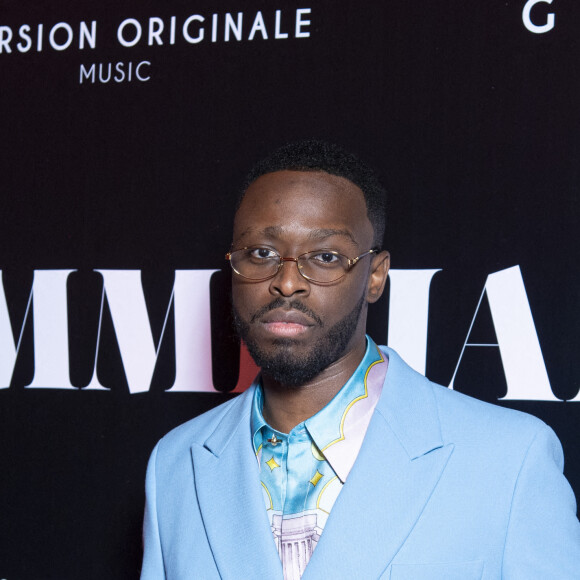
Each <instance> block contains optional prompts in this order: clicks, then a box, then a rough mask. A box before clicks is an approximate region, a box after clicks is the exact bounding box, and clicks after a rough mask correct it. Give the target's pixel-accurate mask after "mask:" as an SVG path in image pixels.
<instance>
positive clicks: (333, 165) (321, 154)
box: [237, 139, 386, 248]
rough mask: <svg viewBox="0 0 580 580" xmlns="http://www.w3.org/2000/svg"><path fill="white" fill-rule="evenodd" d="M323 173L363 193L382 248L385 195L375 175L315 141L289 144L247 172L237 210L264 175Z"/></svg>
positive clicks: (329, 145) (330, 146)
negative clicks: (346, 181) (345, 181)
mask: <svg viewBox="0 0 580 580" xmlns="http://www.w3.org/2000/svg"><path fill="white" fill-rule="evenodd" d="M286 170H288V171H324V172H326V173H328V174H330V175H336V176H338V177H343V178H344V179H348V180H349V181H350V182H352V183H354V184H355V185H356V186H357V187H358V188H360V190H361V191H362V192H363V195H364V198H365V203H366V206H367V215H368V218H369V221H370V222H371V225H372V226H373V231H374V242H373V243H374V245H375V246H377V247H379V248H380V247H381V246H382V243H383V237H384V235H385V213H386V211H385V210H386V191H385V189H384V187H383V186H382V185H381V183H380V181H379V179H378V177H377V176H376V174H375V172H374V171H373V170H372V169H371V168H370V167H369V166H368V165H367V164H366V163H364V162H362V161H361V160H360V159H359V158H358V157H356V156H355V155H353V154H352V153H349V152H347V151H345V150H344V149H343V148H342V147H339V146H338V145H335V144H334V143H328V142H326V141H321V140H318V139H306V140H303V141H296V142H293V143H288V144H287V145H284V146H283V147H280V148H279V149H277V150H276V151H274V152H273V153H271V154H270V155H268V157H266V158H264V159H262V160H261V161H259V162H258V163H257V164H256V165H254V167H253V168H252V169H251V170H250V172H249V173H248V175H247V176H246V179H245V181H244V185H243V188H242V192H241V195H240V198H239V200H238V204H237V207H238V208H239V206H240V203H241V201H242V199H243V197H244V195H245V193H246V190H247V189H248V187H249V186H250V185H251V184H252V183H253V182H254V181H256V179H258V177H261V176H262V175H266V174H267V173H274V172H276V171H286Z"/></svg>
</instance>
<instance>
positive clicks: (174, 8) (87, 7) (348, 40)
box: [0, 0, 580, 580]
mask: <svg viewBox="0 0 580 580" xmlns="http://www.w3.org/2000/svg"><path fill="white" fill-rule="evenodd" d="M579 34H580V10H579V9H578V7H577V6H576V5H575V4H574V3H572V2H567V1H565V0H553V1H552V0H509V1H505V0H489V1H487V2H465V1H460V0H450V1H449V2H445V3H441V2H414V1H409V0H385V1H380V2H379V1H376V2H370V3H369V2H367V3H364V4H360V3H356V2H352V1H351V2H346V1H338V2H337V1H330V0H314V1H312V2H308V1H304V2H303V1H302V0H300V1H295V0H274V1H268V2H266V1H264V0H246V1H245V2H240V1H239V0H213V1H211V2H210V1H209V0H171V1H169V2H160V1H153V0H147V1H145V2H143V1H141V2H137V1H136V0H127V1H125V2H121V3H119V2H111V1H108V0H107V1H105V2H98V3H96V2H88V1H85V0H77V1H75V2H71V1H64V0H63V1H61V2H57V3H45V2H36V1H32V0H25V1H22V2H14V1H10V0H6V1H5V2H4V3H3V6H2V8H1V9H0V74H1V76H0V160H1V161H0V162H1V164H2V171H1V172H0V191H1V196H2V197H1V200H2V203H1V205H0V271H1V278H0V431H1V434H0V440H1V441H2V444H1V447H2V455H1V457H2V476H1V477H0V498H1V507H0V578H5V579H6V580H16V579H18V580H23V579H34V580H38V579H52V578H54V579H58V580H62V579H78V578H83V579H85V578H86V579H91V578H99V579H102V578H107V579H109V578H110V579H115V578H123V579H124V578H136V577H138V574H139V568H140V559H141V520H142V510H143V504H144V489H143V488H144V475H145V467H146V462H147V458H148V455H149V453H150V451H151V449H152V447H153V445H154V444H155V442H156V441H157V440H158V439H159V438H160V437H161V436H162V435H163V434H164V433H166V432H167V431H168V430H170V429H171V428H173V427H174V426H176V425H178V424H180V423H182V422H184V421H186V420H188V419H190V418H192V417H194V416H196V415H198V414H200V413H202V412H204V411H206V410H208V409H210V408H212V407H213V406H215V405H217V404H219V403H221V402H223V401H225V400H227V399H229V398H231V397H233V396H236V393H237V392H240V391H242V390H244V389H245V388H247V386H248V385H249V383H250V382H251V380H252V378H253V376H254V374H255V372H256V369H255V367H254V365H253V363H252V362H251V360H250V359H249V357H248V355H247V353H246V351H245V350H244V349H241V347H240V343H239V341H238V340H237V339H236V337H235V336H234V333H233V331H232V327H231V320H230V300H229V291H230V289H229V284H230V271H229V265H228V264H227V262H226V261H225V259H224V256H225V253H226V252H227V251H228V250H229V246H230V242H231V238H230V232H231V225H232V218H233V209H234V203H235V199H236V196H237V194H238V191H239V188H240V184H241V182H242V180H243V177H244V175H245V173H246V171H247V170H248V169H249V167H250V166H251V165H252V164H253V163H254V162H255V161H257V160H258V159H259V158H261V157H263V156H264V155H266V154H267V153H268V152H270V151H271V150H272V149H273V148H275V147H278V146H280V145H282V144H284V143H286V142H288V141H292V140H296V139H301V138H307V137H317V138H324V139H327V140H330V141H334V142H338V143H339V144H341V145H343V146H344V147H345V148H347V149H349V150H352V151H354V152H356V153H358V154H359V155H360V156H361V157H363V158H364V159H366V160H367V161H368V162H369V163H370V164H371V165H373V166H374V167H375V168H376V169H377V171H378V173H379V174H380V176H381V178H382V180H383V182H384V183H385V185H386V188H387V190H388V216H387V235H386V239H385V248H386V249H389V250H390V251H391V254H392V264H393V271H392V272H391V274H390V278H389V286H388V289H387V292H386V294H385V296H384V297H383V298H382V299H381V300H380V302H379V303H378V304H376V305H374V306H373V307H372V308H371V311H370V320H369V333H370V334H371V335H372V336H373V337H374V338H375V339H376V340H377V341H378V342H381V343H388V344H389V345H390V346H392V347H394V348H395V349H397V350H398V351H399V352H400V353H401V354H402V355H403V357H404V358H405V359H406V360H407V361H408V362H409V363H410V364H412V366H414V368H416V369H417V370H419V371H421V372H424V373H425V374H426V375H427V376H428V377H429V378H430V379H432V380H434V381H436V382H439V383H441V384H443V385H445V386H447V387H449V388H453V389H456V390H458V391H461V392H463V393H467V394H469V395H472V396H474V397H477V398H480V399H483V400H485V401H489V402H492V403H495V404H498V405H501V406H506V407H510V408H514V409H519V410H523V411H526V412H529V413H533V414H534V415H536V416H538V417H540V418H541V419H543V420H544V421H546V422H547V423H548V424H549V425H551V426H552V428H553V429H554V430H555V431H556V433H557V434H558V436H559V437H560V439H561V441H562V444H563V447H564V451H565V455H566V468H565V470H566V475H567V477H568V478H569V480H570V482H571V484H572V486H573V488H574V490H575V492H576V494H577V496H580V448H579V444H578V443H579V439H578V438H579V435H578V425H579V422H580V393H579V389H580V381H579V371H580V359H579V357H578V352H580V309H579V306H578V304H579V299H580V275H579V267H578V262H579V259H580V250H579V247H578V246H579V244H578V223H579V217H580V201H579V199H580V196H579V193H578V186H579V181H580V162H579V159H580V122H579V121H580V113H579V111H580V108H579V107H578V103H579V102H580V82H579V80H578V71H579V70H580V45H579V41H578V39H579Z"/></svg>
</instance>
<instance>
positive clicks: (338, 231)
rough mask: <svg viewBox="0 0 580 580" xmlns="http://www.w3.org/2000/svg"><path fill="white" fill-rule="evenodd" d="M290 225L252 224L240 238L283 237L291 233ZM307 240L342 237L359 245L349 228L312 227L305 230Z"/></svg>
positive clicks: (274, 238)
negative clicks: (263, 225) (264, 225)
mask: <svg viewBox="0 0 580 580" xmlns="http://www.w3.org/2000/svg"><path fill="white" fill-rule="evenodd" d="M289 229H290V228H288V227H285V226H283V225H275V226H266V227H264V228H262V227H258V226H256V225H250V226H249V227H247V228H245V229H244V230H243V231H242V232H240V233H239V235H238V239H244V238H248V237H251V236H257V237H261V238H264V239H272V240H276V239H282V238H284V237H285V236H286V235H287V234H288V233H289ZM304 237H305V239H306V240H307V241H314V242H316V241H319V242H322V241H324V240H327V239H329V238H342V239H343V240H345V241H347V242H350V243H352V244H355V245H358V242H357V240H356V238H355V235H354V233H353V232H352V231H351V230H350V229H348V228H312V229H309V230H307V231H306V232H304Z"/></svg>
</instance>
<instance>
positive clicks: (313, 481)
mask: <svg viewBox="0 0 580 580" xmlns="http://www.w3.org/2000/svg"><path fill="white" fill-rule="evenodd" d="M322 477H323V475H322V473H320V471H318V470H316V473H315V474H314V477H313V478H312V479H311V480H310V483H311V484H312V485H313V486H314V487H316V484H317V483H318V482H319V481H320V480H321V479H322Z"/></svg>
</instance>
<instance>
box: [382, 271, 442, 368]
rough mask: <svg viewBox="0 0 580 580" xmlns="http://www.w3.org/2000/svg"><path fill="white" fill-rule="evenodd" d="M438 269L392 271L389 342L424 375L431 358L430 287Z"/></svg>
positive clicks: (390, 274)
mask: <svg viewBox="0 0 580 580" xmlns="http://www.w3.org/2000/svg"><path fill="white" fill-rule="evenodd" d="M440 271H441V269H437V270H391V271H390V272H389V279H390V284H391V285H390V289H389V334H388V338H387V344H388V345H389V346H390V347H391V348H393V349H395V350H396V351H397V352H398V353H399V354H400V355H401V356H402V357H403V359H405V362H406V363H407V364H408V365H410V366H411V367H412V368H413V369H415V370H416V371H417V372H419V373H421V374H422V375H424V374H425V366H426V360H427V323H428V319H429V287H430V286H431V280H432V278H433V276H434V275H435V274H436V273H437V272H440Z"/></svg>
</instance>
